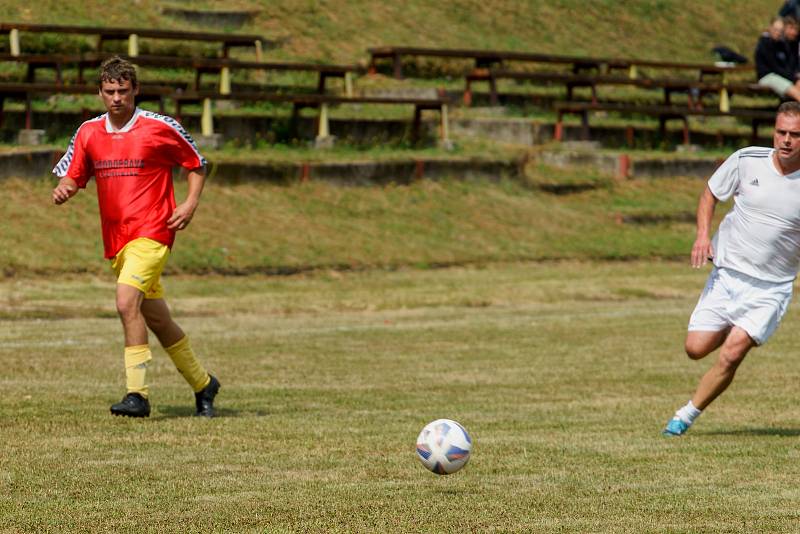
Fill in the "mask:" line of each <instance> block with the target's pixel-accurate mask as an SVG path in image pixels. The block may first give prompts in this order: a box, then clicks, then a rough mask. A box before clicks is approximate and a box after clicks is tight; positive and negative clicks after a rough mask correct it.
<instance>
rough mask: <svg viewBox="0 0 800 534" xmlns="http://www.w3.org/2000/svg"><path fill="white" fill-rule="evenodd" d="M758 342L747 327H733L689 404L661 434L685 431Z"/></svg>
mask: <svg viewBox="0 0 800 534" xmlns="http://www.w3.org/2000/svg"><path fill="white" fill-rule="evenodd" d="M708 339H709V340H712V339H713V336H709V337H708ZM687 340H688V338H687ZM755 345H756V343H755V341H753V339H752V338H751V337H750V336H749V335H748V334H747V332H746V331H744V330H743V329H741V328H739V327H733V328H732V329H731V330H730V332H728V334H727V335H726V336H725V339H724V341H723V343H722V348H721V349H720V351H719V357H718V358H717V361H716V362H715V363H714V365H713V366H712V367H711V369H709V370H708V371H706V374H704V375H703V377H702V378H701V379H700V383H699V384H698V385H697V390H696V391H695V393H694V396H693V397H692V399H691V400H690V401H689V402H688V403H687V404H686V406H684V407H682V408H681V409H679V410H678V411H677V412H675V415H674V416H673V417H672V419H670V420H669V421H668V422H667V425H666V427H664V430H663V431H662V434H663V435H664V436H668V437H671V436H682V435H683V434H685V433H686V431H687V430H689V427H691V426H692V423H694V420H695V419H697V418H698V417H699V416H700V414H701V413H702V411H703V410H704V409H706V408H707V407H708V405H709V404H711V403H712V402H713V401H714V399H716V398H717V397H718V396H720V395H721V394H722V392H724V391H725V390H726V389H727V388H728V386H729V385H730V384H731V382H733V378H734V376H735V375H736V370H737V369H738V368H739V365H740V364H741V363H742V361H743V360H744V357H745V356H747V353H748V352H749V351H750V349H751V348H753V347H754V346H755ZM687 346H688V341H687ZM712 350H713V349H712ZM687 352H688V351H687ZM709 352H710V351H709ZM690 356H691V354H690ZM695 359H696V358H695Z"/></svg>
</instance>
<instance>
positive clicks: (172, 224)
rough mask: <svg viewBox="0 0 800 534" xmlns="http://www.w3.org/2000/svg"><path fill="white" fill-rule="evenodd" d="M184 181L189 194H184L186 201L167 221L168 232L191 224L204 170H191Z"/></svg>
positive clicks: (201, 186) (202, 183)
mask: <svg viewBox="0 0 800 534" xmlns="http://www.w3.org/2000/svg"><path fill="white" fill-rule="evenodd" d="M186 180H187V181H188V182H189V192H188V193H187V194H186V200H184V201H183V202H182V203H181V204H178V205H177V206H176V207H175V211H173V212H172V215H171V216H170V218H169V219H167V228H169V229H170V230H183V229H184V228H186V227H187V226H189V223H190V222H192V217H194V212H195V210H196V209H197V205H198V204H199V203H200V194H201V193H202V192H203V185H204V184H205V181H206V171H205V168H203V167H198V168H197V169H192V170H191V171H189V172H188V174H187V175H186Z"/></svg>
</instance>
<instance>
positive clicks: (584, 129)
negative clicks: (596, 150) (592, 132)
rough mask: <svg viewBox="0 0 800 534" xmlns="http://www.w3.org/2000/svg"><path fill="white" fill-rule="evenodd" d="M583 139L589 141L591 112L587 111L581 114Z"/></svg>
mask: <svg viewBox="0 0 800 534" xmlns="http://www.w3.org/2000/svg"><path fill="white" fill-rule="evenodd" d="M581 139H582V140H583V141H588V140H589V112H588V111H587V110H585V109H584V110H583V113H581Z"/></svg>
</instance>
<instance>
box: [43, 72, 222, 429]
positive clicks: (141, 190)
mask: <svg viewBox="0 0 800 534" xmlns="http://www.w3.org/2000/svg"><path fill="white" fill-rule="evenodd" d="M99 83H100V97H101V99H102V100H103V104H104V105H105V107H106V110H107V113H105V114H103V115H101V116H100V117H97V118H95V119H90V120H88V121H86V122H84V123H83V124H82V125H81V126H80V128H78V131H77V132H76V133H75V135H74V137H73V138H72V141H71V142H70V144H69V147H68V148H67V152H66V154H65V155H64V157H63V158H61V160H60V161H59V162H58V164H57V165H56V167H55V168H54V169H53V173H54V174H56V175H57V176H58V177H59V178H60V180H59V182H58V185H57V186H56V187H55V189H53V202H54V203H55V204H63V203H64V202H66V201H67V200H69V199H70V198H72V197H73V196H74V195H75V194H76V193H77V192H78V190H79V189H82V188H85V187H86V184H87V182H88V181H89V179H90V178H91V177H92V176H94V178H95V181H96V183H97V196H98V200H99V205H100V222H101V226H102V231H103V243H104V248H105V257H106V258H107V259H109V260H111V266H112V268H113V269H114V271H115V272H116V274H117V311H118V313H119V317H120V319H121V320H122V327H123V330H124V333H125V375H126V382H127V394H126V395H125V397H124V398H123V399H122V401H121V402H119V403H116V404H114V405H113V406H111V413H113V414H114V415H123V416H128V417H147V416H149V415H150V402H149V400H148V388H147V382H146V372H147V363H148V362H149V361H150V359H151V358H152V355H151V352H150V347H149V345H148V341H147V329H148V328H149V329H150V330H151V331H152V332H153V333H154V334H155V335H156V337H157V338H158V340H159V342H160V343H161V345H162V346H163V347H164V349H165V350H166V352H167V353H168V354H169V356H170V358H171V359H172V361H173V362H174V363H175V366H176V367H177V368H178V371H180V373H181V374H182V375H183V377H184V379H186V381H187V382H188V383H189V385H190V386H191V387H192V389H193V390H194V392H195V404H196V408H197V415H201V416H206V417H213V416H214V397H215V396H216V394H217V392H218V391H219V388H220V383H219V381H218V380H217V379H216V377H214V376H212V375H210V374H208V373H207V372H206V370H205V369H204V368H203V366H202V365H201V364H200V362H199V361H198V359H197V357H196V356H195V354H194V351H193V350H192V348H191V346H190V345H189V340H188V338H187V337H186V335H185V334H184V332H183V330H181V328H180V326H178V324H177V323H175V321H174V320H173V319H172V316H171V315H170V312H169V308H168V307H167V304H166V302H165V301H164V298H163V296H164V290H163V288H162V286H161V280H160V279H161V272H162V271H163V269H164V265H165V264H166V261H167V258H168V256H169V253H170V249H171V248H172V244H173V243H174V241H175V233H176V232H177V231H179V230H184V229H185V228H186V227H187V226H188V225H189V223H191V221H192V217H193V216H194V213H195V210H196V209H197V205H198V202H199V200H200V194H201V192H202V190H203V183H204V181H205V164H206V160H205V159H204V158H203V157H202V156H201V155H200V153H199V152H198V150H197V147H196V146H195V144H194V141H193V140H192V138H191V136H189V134H188V133H186V131H185V130H184V129H183V128H182V127H181V126H180V124H178V123H177V121H175V120H174V119H172V118H171V117H166V116H164V115H159V114H156V113H152V112H149V111H145V110H142V109H140V108H138V107H136V105H135V102H134V99H135V97H136V95H137V93H138V90H139V87H138V83H137V79H136V70H135V68H134V67H133V65H131V64H130V63H129V62H127V61H125V60H122V59H120V58H118V57H114V58H111V59H108V60H106V61H105V62H104V63H103V64H102V65H101V67H100V79H99ZM178 165H179V166H181V167H183V168H184V169H186V170H188V177H187V179H188V183H189V191H188V194H187V196H186V200H185V201H184V202H183V203H181V204H177V205H176V203H175V194H174V190H173V184H172V168H173V167H174V166H178Z"/></svg>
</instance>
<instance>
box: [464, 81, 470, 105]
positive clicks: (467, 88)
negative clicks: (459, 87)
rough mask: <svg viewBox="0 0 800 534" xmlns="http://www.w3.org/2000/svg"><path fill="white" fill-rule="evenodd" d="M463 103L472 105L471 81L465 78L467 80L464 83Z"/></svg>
mask: <svg viewBox="0 0 800 534" xmlns="http://www.w3.org/2000/svg"><path fill="white" fill-rule="evenodd" d="M463 100H464V105H465V106H471V105H472V81H471V80H470V79H469V78H467V82H466V84H465V85H464V98H463Z"/></svg>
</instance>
